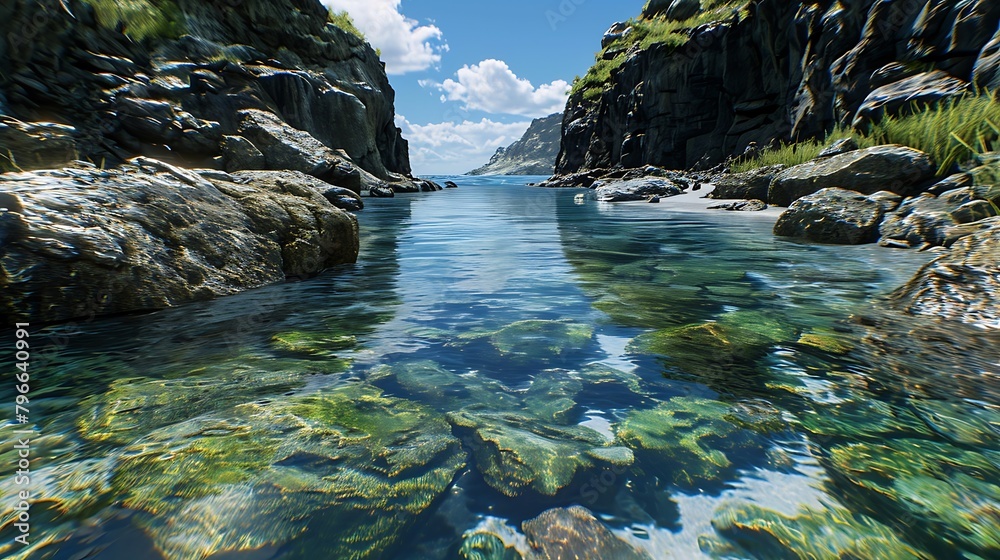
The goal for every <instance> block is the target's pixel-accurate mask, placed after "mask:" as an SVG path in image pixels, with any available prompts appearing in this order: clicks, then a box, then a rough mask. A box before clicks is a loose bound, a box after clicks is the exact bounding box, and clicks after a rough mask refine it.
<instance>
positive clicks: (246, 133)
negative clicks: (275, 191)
mask: <svg viewBox="0 0 1000 560" xmlns="http://www.w3.org/2000/svg"><path fill="white" fill-rule="evenodd" d="M239 117H240V134H242V135H243V137H245V138H246V139H248V140H249V141H250V142H252V143H253V145H254V146H256V147H257V149H259V150H260V151H261V153H263V154H264V158H265V160H266V162H267V166H268V168H270V169H290V170H293V171H301V172H302V173H306V174H308V175H312V176H314V177H324V176H327V175H329V174H330V172H331V171H332V170H333V168H334V166H336V164H337V163H339V162H340V161H341V160H340V158H339V157H338V156H337V154H336V153H334V151H333V150H332V149H330V148H328V147H327V146H325V145H323V143H322V142H320V141H319V140H317V139H316V138H314V137H313V136H312V135H311V134H309V133H308V132H305V131H302V130H298V129H296V128H293V127H292V126H291V125H289V124H288V123H286V122H285V121H283V120H281V119H280V118H278V116H277V115H275V114H274V113H269V112H267V111H258V110H256V109H246V110H243V111H240V112H239Z"/></svg>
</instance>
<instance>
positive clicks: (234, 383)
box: [77, 358, 346, 445]
mask: <svg viewBox="0 0 1000 560" xmlns="http://www.w3.org/2000/svg"><path fill="white" fill-rule="evenodd" d="M303 365H304V364H303V363H302V362H298V361H294V360H293V361H283V362H275V361H274V360H270V361H265V360H262V359H249V358H244V359H237V360H232V361H226V362H222V363H220V364H216V365H214V366H211V367H208V368H201V369H197V370H192V371H190V372H189V373H188V374H187V375H185V376H182V377H175V376H170V377H168V378H162V379H149V378H121V379H116V380H115V381H113V382H112V383H111V385H110V386H109V387H108V389H107V390H106V391H105V392H104V393H103V394H100V395H95V396H92V397H88V398H87V399H85V400H84V401H83V408H84V410H85V411H86V412H84V413H83V414H82V415H80V417H79V419H78V421H77V428H78V429H79V431H80V434H81V435H82V436H83V437H84V438H86V439H88V440H90V441H94V442H106V443H113V444H119V445H124V444H128V443H132V442H133V441H135V440H136V439H138V438H139V437H141V436H143V435H145V434H147V433H149V432H150V431H152V430H154V429H156V428H160V427H162V426H166V425H169V424H174V423H177V422H181V421H184V420H189V419H191V418H195V417H197V416H199V415H201V414H204V413H206V412H209V411H212V410H218V409H221V408H227V407H230V406H235V405H238V404H243V403H247V402H252V401H254V400H257V399H260V398H262V397H266V396H273V395H280V394H283V393H287V392H288V391H291V390H294V389H296V388H298V387H301V386H303V385H304V384H305V375H306V374H307V373H308V372H309V369H308V368H306V367H303ZM343 369H346V368H345V366H343V365H338V364H324V371H325V372H332V371H334V370H343Z"/></svg>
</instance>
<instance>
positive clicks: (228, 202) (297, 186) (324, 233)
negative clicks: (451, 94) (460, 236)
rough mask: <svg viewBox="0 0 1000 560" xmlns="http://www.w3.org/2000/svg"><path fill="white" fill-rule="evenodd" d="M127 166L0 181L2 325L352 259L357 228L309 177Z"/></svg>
mask: <svg viewBox="0 0 1000 560" xmlns="http://www.w3.org/2000/svg"><path fill="white" fill-rule="evenodd" d="M136 163H138V164H139V165H130V166H125V167H123V168H121V169H114V170H98V169H96V168H93V167H85V166H78V167H73V168H66V169H63V170H57V171H40V172H36V173H17V174H7V175H3V176H0V190H2V191H3V195H4V196H3V198H2V200H0V207H3V208H5V210H2V211H0V286H2V290H0V293H2V296H0V316H3V317H5V318H7V319H8V323H12V321H13V320H14V319H15V318H16V319H19V320H27V319H30V320H31V321H32V322H39V323H45V322H56V321H65V320H69V319H74V318H81V317H93V316H97V315H108V314H116V313H126V312H133V311H146V310H153V309H161V308H165V307H171V306H175V305H179V304H183V303H188V302H192V301H198V300H205V299H210V298H213V297H216V296H221V295H227V294H232V293H236V292H239V291H241V290H246V289H250V288H256V287H260V286H264V285H267V284H273V283H276V282H281V281H283V280H284V279H285V278H286V277H288V276H294V277H305V276H309V275H313V274H316V273H319V272H320V271H322V270H323V269H325V268H327V267H329V266H333V265H336V264H339V263H344V262H353V261H354V260H356V259H357V255H358V225H357V221H356V220H355V219H354V217H352V216H351V215H350V214H348V213H346V212H344V211H342V210H340V209H338V208H336V207H334V206H333V205H332V204H330V202H328V201H327V200H326V199H325V198H324V196H323V194H322V193H321V192H320V191H319V190H318V189H319V187H321V186H323V185H326V184H325V183H323V182H321V181H318V180H316V179H314V178H312V177H309V176H306V175H304V174H302V173H298V172H287V171H281V172H279V171H245V172H240V173H237V174H235V175H232V176H229V175H226V174H224V173H219V172H206V173H205V174H204V175H200V174H198V173H195V172H191V171H187V170H182V169H177V168H174V167H172V166H169V165H164V164H159V162H155V161H152V160H148V159H143V160H140V161H137V162H136ZM326 186H327V187H329V185H326Z"/></svg>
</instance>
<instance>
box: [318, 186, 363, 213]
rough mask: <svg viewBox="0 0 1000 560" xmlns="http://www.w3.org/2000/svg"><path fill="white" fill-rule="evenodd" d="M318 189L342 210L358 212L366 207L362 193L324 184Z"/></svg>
mask: <svg viewBox="0 0 1000 560" xmlns="http://www.w3.org/2000/svg"><path fill="white" fill-rule="evenodd" d="M317 190H318V191H319V193H320V194H321V195H323V198H325V199H327V200H328V201H329V202H330V204H333V205H334V206H336V207H337V208H340V209H341V210H347V211H350V212H357V211H359V210H362V209H364V207H365V203H364V201H363V200H361V195H360V194H358V193H356V192H354V191H352V190H350V189H345V188H344V187H336V186H326V185H324V186H321V187H318V188H317Z"/></svg>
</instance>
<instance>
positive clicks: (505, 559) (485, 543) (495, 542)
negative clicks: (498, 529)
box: [458, 533, 523, 560]
mask: <svg viewBox="0 0 1000 560" xmlns="http://www.w3.org/2000/svg"><path fill="white" fill-rule="evenodd" d="M458 556H459V558H462V559H464V560H523V556H521V553H520V552H518V551H517V550H515V549H514V548H511V547H508V546H507V545H505V544H504V543H503V541H502V540H500V538H499V537H497V536H496V535H491V534H489V533H473V534H471V535H466V537H465V539H464V540H463V541H462V548H460V549H459V551H458Z"/></svg>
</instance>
